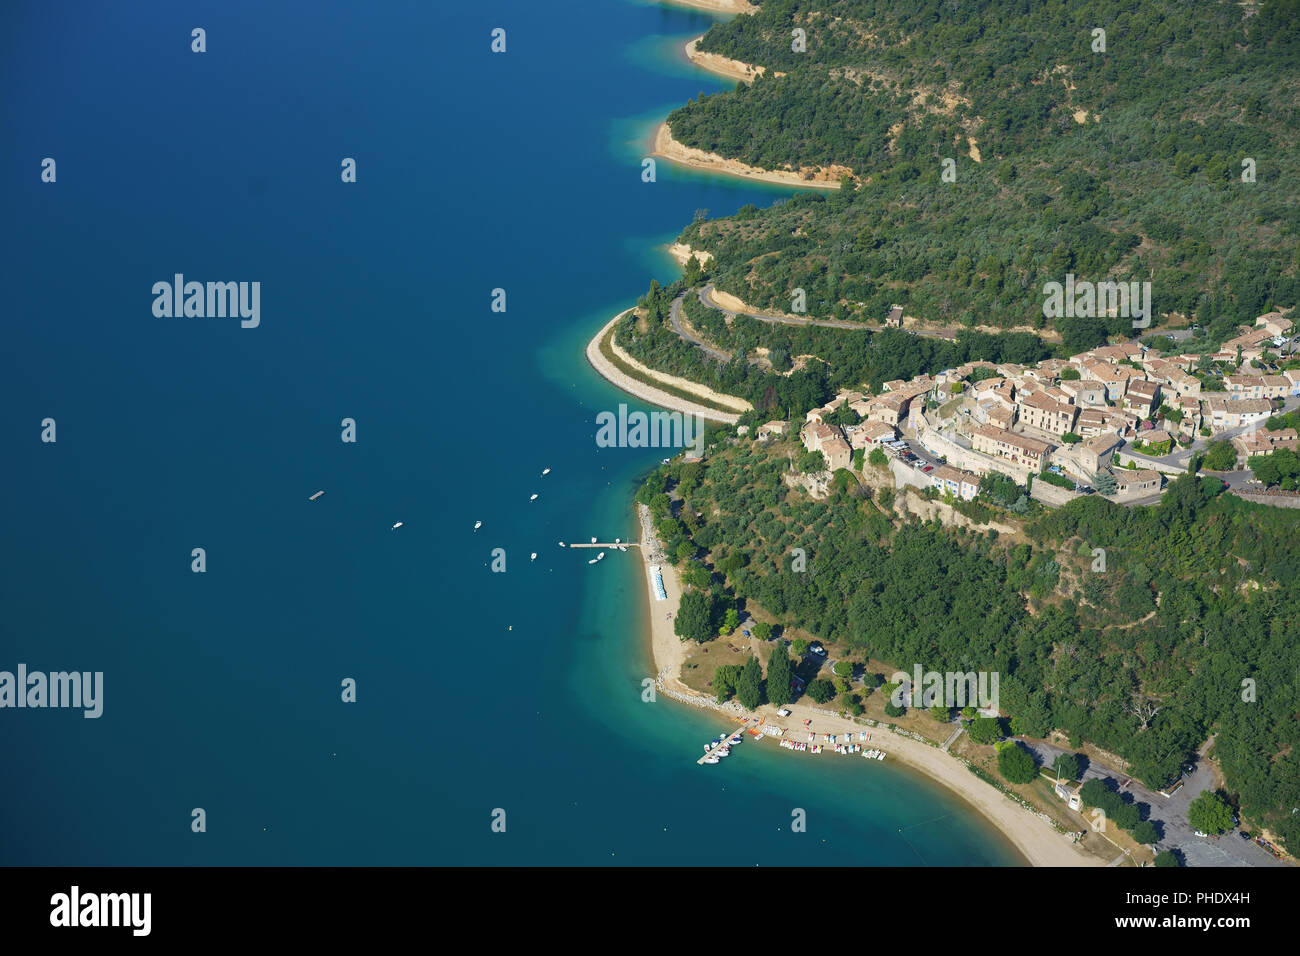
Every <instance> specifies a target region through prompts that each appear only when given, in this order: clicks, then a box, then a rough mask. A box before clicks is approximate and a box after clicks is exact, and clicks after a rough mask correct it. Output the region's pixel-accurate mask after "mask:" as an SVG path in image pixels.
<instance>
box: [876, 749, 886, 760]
mask: <svg viewBox="0 0 1300 956" xmlns="http://www.w3.org/2000/svg"><path fill="white" fill-rule="evenodd" d="M876 759H877V760H884V759H885V752H884V751H883V750H882V751H880V756H878V757H877V758H876Z"/></svg>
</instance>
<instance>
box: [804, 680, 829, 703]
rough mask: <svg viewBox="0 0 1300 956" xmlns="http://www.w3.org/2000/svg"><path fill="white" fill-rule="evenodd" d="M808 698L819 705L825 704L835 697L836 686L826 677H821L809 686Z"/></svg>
mask: <svg viewBox="0 0 1300 956" xmlns="http://www.w3.org/2000/svg"><path fill="white" fill-rule="evenodd" d="M808 696H809V697H811V698H812V699H813V700H814V701H816V702H817V703H819V704H824V703H826V702H827V701H828V700H830V699H831V698H832V697H834V696H835V685H834V684H832V683H831V682H830V681H828V680H827V679H826V678H825V677H819V678H817V679H816V680H815V681H812V682H811V683H809V685H808Z"/></svg>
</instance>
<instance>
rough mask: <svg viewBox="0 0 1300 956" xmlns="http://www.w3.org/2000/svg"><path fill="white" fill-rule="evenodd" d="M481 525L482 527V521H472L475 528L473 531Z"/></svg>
mask: <svg viewBox="0 0 1300 956" xmlns="http://www.w3.org/2000/svg"><path fill="white" fill-rule="evenodd" d="M481 527H483V522H482V521H475V522H474V530H475V531H477V530H478V529H479V528H481Z"/></svg>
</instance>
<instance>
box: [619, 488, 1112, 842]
mask: <svg viewBox="0 0 1300 956" xmlns="http://www.w3.org/2000/svg"><path fill="white" fill-rule="evenodd" d="M637 511H638V518H639V522H640V526H641V548H640V551H641V555H642V559H643V561H644V563H645V572H646V587H647V589H648V590H649V603H650V644H651V652H652V653H653V655H654V666H655V671H656V673H657V675H658V678H657V680H658V686H659V689H660V692H661V693H664V694H665V695H666V696H669V697H672V698H674V699H676V700H679V701H682V702H683V703H688V704H692V705H695V706H698V707H704V708H707V709H711V710H717V711H719V713H721V714H725V715H727V716H728V717H730V718H733V719H734V718H742V717H745V716H749V717H750V719H751V725H754V724H756V723H757V722H758V721H760V720H761V721H762V722H763V723H764V724H768V725H776V726H778V727H783V728H785V729H786V735H787V736H788V737H789V739H791V740H795V741H806V740H807V739H808V732H809V731H810V730H811V731H812V732H814V733H816V734H817V741H818V742H819V743H822V742H823V739H824V738H823V737H822V735H823V734H835V735H837V736H838V735H842V734H847V733H852V734H853V735H854V740H855V742H856V740H857V735H858V734H859V733H861V732H862V731H864V730H865V731H867V732H868V733H869V734H870V735H871V738H870V745H871V746H872V747H874V748H877V749H880V750H883V751H885V752H886V753H887V754H888V756H887V757H886V758H885V759H886V760H887V761H896V762H898V763H901V764H903V765H905V766H907V767H910V768H911V769H913V770H917V771H919V772H921V773H923V774H925V775H926V776H927V777H929V778H930V779H931V780H934V781H935V782H936V783H939V784H941V785H942V786H944V787H946V788H947V789H948V790H950V791H952V792H953V793H954V794H956V796H958V797H959V798H960V799H961V800H962V801H964V802H965V803H966V804H968V805H969V806H970V807H971V808H972V809H973V810H974V811H976V812H978V813H979V814H981V815H982V816H983V817H984V818H985V819H987V820H988V822H989V824H990V825H991V826H993V827H995V828H997V830H998V831H999V832H1000V833H1002V834H1003V835H1004V836H1005V837H1006V838H1007V839H1008V840H1009V841H1010V842H1011V843H1012V845H1013V846H1015V848H1016V849H1017V850H1018V851H1020V854H1021V855H1022V856H1023V857H1024V858H1025V859H1026V860H1027V861H1028V862H1029V864H1030V865H1031V866H1100V865H1102V861H1101V860H1099V859H1098V858H1096V857H1094V856H1092V855H1091V854H1088V853H1086V852H1084V851H1083V850H1081V849H1080V848H1078V847H1076V846H1075V845H1074V844H1073V843H1072V842H1071V840H1072V838H1071V837H1070V836H1068V835H1066V834H1064V833H1061V832H1060V831H1059V830H1057V829H1056V828H1055V827H1054V826H1052V824H1050V823H1048V822H1047V821H1046V820H1044V819H1043V818H1042V817H1039V816H1038V815H1036V814H1035V813H1032V812H1030V811H1029V810H1026V809H1025V808H1024V807H1022V806H1020V805H1019V804H1017V803H1015V802H1014V801H1012V800H1011V799H1010V798H1009V797H1006V796H1005V795H1003V794H1002V793H1001V792H999V791H998V790H996V789H994V788H993V787H991V786H989V785H988V784H987V783H985V782H984V781H982V780H981V779H980V778H979V777H977V776H975V774H973V773H971V772H970V771H969V770H968V769H966V766H965V765H964V764H963V763H962V762H961V761H960V760H958V759H957V758H956V757H953V756H950V755H948V754H947V753H945V752H944V751H942V750H941V749H939V748H938V747H932V746H930V745H929V744H925V743H922V742H920V741H919V740H914V739H912V738H911V737H906V736H903V735H902V734H898V733H894V732H893V731H891V730H889V729H888V728H886V727H870V726H868V725H866V724H860V723H857V722H856V721H853V720H849V719H848V718H846V717H839V716H836V715H833V714H830V713H828V712H826V711H823V710H821V709H820V708H817V707H813V706H810V705H807V704H802V703H800V704H791V705H789V706H788V707H787V708H786V709H787V710H789V711H790V716H789V717H780V716H778V715H777V711H776V708H775V707H772V706H771V705H768V704H765V705H763V706H762V707H760V708H759V709H758V710H757V711H755V712H753V713H750V712H748V711H745V710H744V709H743V708H741V707H740V705H739V704H737V703H735V702H734V701H731V702H728V703H727V704H725V705H719V704H717V703H716V702H715V701H713V700H711V699H709V698H706V697H702V696H701V695H699V694H698V693H696V692H695V691H694V690H692V689H691V688H690V687H688V686H687V685H686V684H684V683H683V682H682V679H681V673H682V664H683V662H684V661H685V658H686V653H685V648H684V647H683V645H682V642H681V640H680V639H679V638H678V637H677V635H676V634H675V633H674V632H673V622H672V619H671V617H670V614H671V613H673V612H675V611H676V609H677V604H678V601H679V599H680V595H681V593H682V585H681V579H680V577H679V576H678V574H677V569H676V568H674V567H673V566H672V565H671V564H668V563H667V561H665V560H663V557H662V553H661V551H660V548H659V542H658V540H657V539H656V537H655V534H654V530H653V528H652V526H651V524H650V510H649V509H648V508H646V507H645V505H637ZM652 565H657V566H659V567H660V568H661V569H662V573H663V581H664V590H665V592H666V593H667V595H668V599H667V600H665V601H657V600H655V594H654V588H653V585H652V584H651V578H650V568H651V566H652ZM805 720H809V721H811V724H810V725H809V726H808V727H806V728H805V726H804V721H805ZM751 746H763V747H769V746H770V747H772V748H775V747H776V746H777V743H776V740H764V741H762V742H761V743H760V742H759V741H756V740H755V739H753V738H748V739H747V740H746V741H745V744H744V747H746V748H747V747H751ZM742 753H743V750H742ZM788 756H789V759H791V760H807V761H811V762H814V763H815V762H816V761H818V760H862V759H863V758H862V757H860V756H858V755H856V754H854V755H848V756H845V755H842V754H837V753H835V752H834V751H833V750H831V749H830V748H829V747H828V748H827V749H826V750H825V751H824V752H823V753H821V754H818V755H813V754H808V753H796V752H789V754H788ZM863 769H864V772H866V771H867V770H868V769H869V768H863ZM808 770H809V772H810V773H815V772H816V767H815V766H810V767H809V768H808Z"/></svg>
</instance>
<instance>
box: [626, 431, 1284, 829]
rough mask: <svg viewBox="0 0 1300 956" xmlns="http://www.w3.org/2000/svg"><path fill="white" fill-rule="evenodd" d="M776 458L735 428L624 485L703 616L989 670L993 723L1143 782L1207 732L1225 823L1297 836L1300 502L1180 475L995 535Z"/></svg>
mask: <svg viewBox="0 0 1300 956" xmlns="http://www.w3.org/2000/svg"><path fill="white" fill-rule="evenodd" d="M787 467H788V465H787V459H786V452H785V450H784V449H783V448H777V449H776V450H771V449H768V448H765V447H764V446H762V445H760V444H757V443H755V444H751V443H749V442H747V441H742V442H740V443H739V444H737V445H736V446H735V447H733V448H726V449H716V450H715V453H711V454H710V456H709V457H707V458H706V459H705V461H704V462H698V463H683V462H682V461H681V460H680V459H679V460H677V461H675V462H674V463H673V464H671V465H666V466H663V467H661V468H659V469H657V470H656V472H655V473H654V474H652V475H651V476H650V478H649V480H648V481H647V483H646V485H645V487H644V488H643V489H642V491H641V492H640V494H639V498H640V500H642V501H644V502H645V503H647V504H649V505H650V506H651V509H652V511H653V512H654V513H655V514H656V515H657V516H658V520H657V523H656V528H657V530H658V532H659V534H660V535H661V538H662V540H664V542H665V543H666V545H667V553H668V555H669V556H670V560H674V561H676V562H677V563H678V564H679V566H680V567H681V570H682V571H683V577H684V579H685V580H686V581H687V582H688V583H690V584H691V585H692V587H693V588H694V589H696V590H697V591H699V592H700V593H703V594H706V595H708V596H709V606H710V607H711V608H713V609H714V611H715V612H716V613H717V614H718V615H719V616H721V613H722V612H723V610H724V609H726V608H729V607H736V606H737V605H739V606H740V607H741V608H742V609H744V608H745V606H746V604H748V605H749V608H750V609H751V610H752V609H753V608H754V607H755V606H761V607H762V608H763V609H764V610H765V611H767V612H768V613H770V614H772V615H774V616H775V617H776V618H777V619H778V621H780V622H783V623H785V624H787V625H790V626H794V627H798V628H801V629H803V630H806V631H808V632H810V633H811V634H813V635H816V636H817V637H820V638H822V639H823V640H826V641H831V642H836V644H838V645H839V649H840V651H841V652H849V651H862V652H865V653H867V654H868V655H869V656H870V657H871V658H874V659H877V660H881V661H886V662H888V663H890V664H891V665H894V666H896V667H898V668H899V669H902V670H905V671H908V672H910V671H911V670H912V668H913V666H914V665H915V664H918V663H919V664H921V665H922V666H923V667H924V668H926V669H932V670H937V671H949V670H951V671H961V672H965V671H970V670H975V671H985V672H997V673H999V674H1000V675H1001V708H1002V710H1003V711H1004V712H1005V713H1008V714H1010V715H1011V718H1012V720H1011V729H1012V730H1013V731H1014V732H1016V733H1022V734H1026V735H1028V736H1031V737H1042V736H1045V735H1046V734H1048V733H1049V732H1050V731H1051V730H1053V729H1059V730H1061V731H1063V732H1065V733H1066V734H1068V735H1069V737H1070V738H1071V740H1072V742H1074V743H1075V745H1076V746H1077V745H1078V744H1080V743H1082V742H1084V741H1087V742H1091V743H1094V744H1096V745H1098V746H1100V747H1102V748H1104V749H1105V750H1107V751H1110V752H1112V753H1117V754H1119V755H1121V756H1122V757H1123V758H1124V759H1126V760H1127V761H1129V764H1130V768H1131V771H1132V772H1133V773H1134V774H1135V775H1137V776H1138V777H1139V778H1141V779H1142V780H1143V781H1145V782H1146V783H1148V784H1150V785H1152V786H1154V787H1161V786H1164V785H1166V784H1168V783H1169V782H1170V781H1171V780H1173V779H1174V778H1176V777H1177V775H1178V773H1179V768H1180V767H1181V766H1182V764H1183V763H1184V762H1186V761H1187V760H1188V759H1190V758H1191V757H1192V756H1193V755H1194V754H1195V752H1196V750H1197V748H1198V747H1199V746H1200V745H1201V744H1202V743H1203V742H1204V741H1205V740H1207V739H1209V737H1210V736H1211V735H1216V736H1215V744H1214V756H1215V757H1216V758H1217V759H1218V760H1219V762H1220V765H1221V767H1222V769H1223V771H1224V773H1225V774H1226V776H1227V783H1226V787H1225V789H1226V790H1227V791H1228V793H1229V794H1230V795H1231V796H1232V797H1234V798H1235V800H1236V802H1237V803H1238V805H1239V807H1240V809H1241V811H1242V813H1243V818H1244V819H1246V820H1248V821H1249V824H1250V825H1258V824H1261V823H1262V824H1265V825H1267V826H1268V827H1270V828H1271V829H1272V831H1273V832H1274V833H1276V834H1278V835H1280V836H1281V837H1282V839H1283V840H1284V841H1285V842H1286V843H1287V845H1288V847H1289V848H1290V849H1291V850H1292V851H1293V852H1294V851H1295V850H1296V848H1297V847H1298V846H1300V815H1293V814H1292V808H1294V807H1297V806H1300V750H1298V749H1297V746H1298V745H1300V722H1298V721H1297V717H1296V701H1297V700H1298V699H1300V686H1298V685H1297V681H1300V677H1297V675H1298V674H1300V644H1297V642H1296V640H1295V635H1296V634H1297V633H1300V545H1298V544H1297V532H1298V531H1300V512H1295V511H1286V510H1277V509H1268V508H1264V507H1261V506H1257V505H1250V504H1246V503H1244V502H1242V501H1241V500H1240V499H1238V498H1235V497H1234V496H1232V495H1228V494H1221V493H1220V492H1221V490H1222V483H1221V482H1219V481H1217V480H1216V479H1198V478H1195V477H1183V478H1180V479H1178V480H1177V481H1175V482H1173V483H1172V485H1171V486H1170V488H1169V489H1168V491H1167V493H1166V495H1165V497H1164V499H1163V500H1162V502H1161V503H1160V505H1159V506H1158V507H1154V508H1131V509H1129V508H1124V507H1121V506H1119V505H1115V504H1112V503H1110V502H1108V501H1106V500H1104V499H1101V498H1100V497H1096V496H1093V497H1088V498H1082V499H1079V500H1076V501H1074V502H1072V503H1071V504H1069V505H1067V506H1066V507H1063V508H1061V509H1059V510H1056V511H1053V512H1050V513H1046V514H1044V515H1042V516H1041V517H1038V518H1036V519H1033V520H1030V521H1027V522H1024V524H1023V527H1024V533H1023V534H1021V535H1017V539H1016V540H1015V541H1007V540H1006V539H999V537H998V536H997V535H996V533H993V532H989V533H987V534H980V533H973V532H968V531H959V532H954V531H950V530H946V529H943V528H941V527H939V526H938V525H935V524H919V523H915V522H913V523H910V524H908V523H901V524H900V523H898V522H897V521H896V520H891V518H892V517H893V515H892V511H891V510H890V507H889V506H890V503H891V502H892V500H893V496H894V493H893V491H892V489H889V488H885V489H881V490H880V491H879V492H877V493H875V495H874V497H875V500H874V501H873V500H872V497H873V495H872V493H871V491H870V490H869V489H867V490H866V491H865V493H864V490H863V489H861V488H859V486H858V483H857V481H856V480H846V481H842V482H841V481H837V482H836V484H835V488H836V490H835V491H834V492H833V493H832V495H831V497H830V498H828V499H826V500H823V501H813V500H811V499H809V498H808V497H807V496H806V495H805V494H803V493H801V492H797V491H791V490H790V489H789V488H788V487H787V486H786V484H785V483H784V481H783V474H784V473H785V472H786V470H787ZM843 474H846V473H843ZM670 491H671V492H674V493H675V495H676V496H680V499H681V500H680V502H679V503H678V504H676V505H673V504H671V503H670V498H669V495H668V494H667V492H670ZM969 507H971V508H978V509H984V510H985V511H987V510H988V506H986V505H983V504H980V503H978V502H976V503H973V504H972V505H971V506H969ZM998 520H999V521H1000V522H1004V523H1005V522H1008V521H1009V522H1012V523H1015V524H1020V523H1021V521H1020V519H1017V518H1016V517H1015V516H1014V514H1012V513H1010V512H1001V513H1000V514H999V515H998ZM684 545H685V547H683V546H684ZM796 548H801V549H803V550H804V553H805V554H806V561H807V567H806V570H805V571H798V570H797V569H796V568H795V567H794V566H793V565H792V554H793V549H796ZM1098 548H1100V549H1103V551H1104V553H1105V557H1106V560H1105V562H1104V565H1103V569H1102V570H1097V565H1096V562H1095V557H1096V553H1097V552H1096V549H1098ZM715 633H716V631H715ZM844 706H848V705H847V704H845V705H844Z"/></svg>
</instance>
